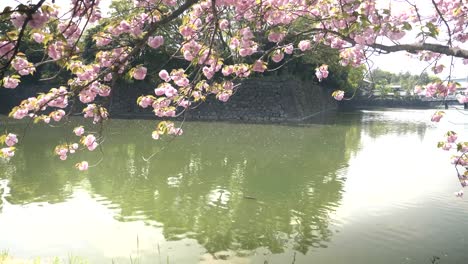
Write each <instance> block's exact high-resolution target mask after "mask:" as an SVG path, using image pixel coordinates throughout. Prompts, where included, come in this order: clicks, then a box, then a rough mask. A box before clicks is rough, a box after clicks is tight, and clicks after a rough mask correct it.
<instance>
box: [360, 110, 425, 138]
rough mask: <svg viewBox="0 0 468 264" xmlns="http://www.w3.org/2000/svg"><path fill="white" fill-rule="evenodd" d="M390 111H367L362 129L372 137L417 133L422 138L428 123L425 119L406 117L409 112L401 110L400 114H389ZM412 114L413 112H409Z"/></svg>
mask: <svg viewBox="0 0 468 264" xmlns="http://www.w3.org/2000/svg"><path fill="white" fill-rule="evenodd" d="M387 114H388V112H385V111H382V112H370V113H366V114H365V115H364V117H363V119H362V130H363V131H364V132H365V133H366V134H367V135H369V136H370V137H371V138H378V137H380V136H383V135H386V134H396V135H398V136H401V135H405V134H414V133H416V134H417V135H418V136H419V138H420V139H421V140H422V139H423V138H424V135H425V133H426V128H427V125H426V123H425V122H424V119H419V120H414V119H405V118H404V117H405V115H407V114H408V113H405V112H401V113H400V115H398V116H388V115H387ZM409 114H410V116H411V113H409Z"/></svg>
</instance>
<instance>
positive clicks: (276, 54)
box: [271, 50, 284, 63]
mask: <svg viewBox="0 0 468 264" xmlns="http://www.w3.org/2000/svg"><path fill="white" fill-rule="evenodd" d="M283 58H284V53H283V52H282V51H281V50H276V51H275V52H274V53H273V56H271V59H272V60H273V61H274V62H276V63H278V62H280V61H282V60H283Z"/></svg>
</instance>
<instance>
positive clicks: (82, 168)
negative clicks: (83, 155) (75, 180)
mask: <svg viewBox="0 0 468 264" xmlns="http://www.w3.org/2000/svg"><path fill="white" fill-rule="evenodd" d="M75 167H76V168H77V169H78V170H80V171H85V170H88V168H89V164H88V162H87V161H82V162H79V163H77V164H75Z"/></svg>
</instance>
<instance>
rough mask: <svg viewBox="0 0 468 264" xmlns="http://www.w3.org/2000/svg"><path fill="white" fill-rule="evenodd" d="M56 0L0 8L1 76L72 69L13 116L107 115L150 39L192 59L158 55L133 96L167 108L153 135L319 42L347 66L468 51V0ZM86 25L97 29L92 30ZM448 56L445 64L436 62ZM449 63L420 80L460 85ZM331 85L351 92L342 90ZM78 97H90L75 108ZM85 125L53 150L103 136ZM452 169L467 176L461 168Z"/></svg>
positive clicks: (448, 89)
mask: <svg viewBox="0 0 468 264" xmlns="http://www.w3.org/2000/svg"><path fill="white" fill-rule="evenodd" d="M18 2H21V1H18ZM53 2H54V1H52V3H51V2H48V1H46V0H33V1H24V3H23V4H17V5H14V6H7V7H5V8H4V9H3V11H1V12H0V21H1V24H2V25H3V26H2V27H0V86H1V87H3V88H5V89H15V88H17V87H18V85H19V84H20V82H21V80H22V78H23V77H24V76H28V75H34V74H35V72H36V69H37V68H38V67H42V66H44V65H48V64H53V65H56V67H57V68H58V69H60V70H59V71H58V73H57V74H59V73H61V72H66V73H68V76H70V78H69V80H68V81H67V82H66V83H63V84H62V85H60V86H58V87H51V89H50V90H49V91H48V92H47V93H42V94H38V95H37V96H35V97H30V98H26V99H25V100H24V101H22V102H21V103H20V104H19V105H18V106H16V107H14V108H13V109H12V110H11V112H10V115H9V116H10V117H11V118H14V119H25V118H27V119H30V120H31V121H32V122H44V123H47V124H48V123H50V122H61V121H63V120H64V119H67V118H68V116H69V115H70V114H71V113H72V112H77V111H78V112H81V113H82V114H83V116H84V117H85V118H90V119H92V120H93V122H94V123H95V124H98V123H102V122H103V121H104V120H106V119H108V118H109V113H108V110H107V108H108V105H107V102H108V100H106V98H108V97H111V96H112V89H113V88H114V85H115V82H116V80H117V79H118V78H119V77H122V76H127V77H128V78H133V79H134V80H136V81H142V80H146V79H148V78H147V74H148V70H147V69H148V68H147V66H148V65H136V64H135V61H137V60H138V58H139V57H140V56H142V54H143V52H144V51H145V50H148V49H164V50H165V51H167V52H171V58H178V59H183V60H184V61H186V65H187V66H186V67H184V68H165V65H167V64H166V63H165V62H157V63H158V64H159V65H158V66H159V67H160V70H159V71H158V76H157V79H158V80H159V81H157V82H155V83H154V87H155V89H154V93H152V94H148V95H144V96H141V97H140V98H138V101H137V102H136V103H137V104H138V105H139V106H140V107H142V108H152V110H153V112H154V114H155V116H156V117H158V118H159V119H163V120H162V121H159V123H158V124H157V125H156V128H155V130H154V131H153V133H152V135H151V137H152V138H153V139H159V138H161V137H163V136H165V135H173V136H177V135H181V134H182V133H183V130H182V128H180V127H177V126H176V125H175V124H174V122H172V121H170V119H171V118H174V117H177V116H181V115H184V114H185V113H186V112H187V111H189V110H190V109H191V108H192V107H196V106H197V105H198V104H200V103H202V102H203V101H204V100H205V99H206V98H208V97H213V98H216V99H217V100H220V101H222V102H226V101H228V100H229V98H230V97H231V96H232V95H233V93H234V92H235V90H236V89H239V86H240V84H241V82H240V81H241V80H242V79H244V78H248V77H249V76H252V75H254V74H261V73H263V72H267V71H274V70H276V69H278V68H280V67H282V65H284V64H285V63H287V62H288V61H290V60H291V59H294V58H296V57H299V56H302V55H303V54H304V53H305V52H307V51H310V50H316V49H321V48H323V47H325V46H328V47H330V48H333V49H336V50H338V51H339V54H340V62H341V64H342V65H351V66H353V67H361V66H362V65H365V64H366V63H367V62H368V59H369V57H370V56H372V54H376V53H378V54H383V53H393V52H398V51H406V52H408V53H410V54H412V56H414V57H415V58H418V59H420V60H422V61H427V62H428V65H430V69H431V70H432V71H433V72H435V73H438V72H440V71H442V70H443V69H444V68H448V69H449V70H450V72H451V69H452V68H453V65H454V61H456V60H461V61H462V62H463V63H464V64H467V63H468V49H467V46H466V41H467V40H468V22H467V21H468V20H467V19H466V17H468V3H467V2H466V0H430V1H429V0H427V1H416V0H398V1H397V0H365V1H364V0H261V1H258V0H204V1H199V0H134V1H133V2H130V3H128V10H126V11H125V12H120V13H119V14H117V15H115V16H112V17H105V16H104V15H103V14H102V11H101V10H102V9H101V6H100V0H70V2H69V5H66V6H65V5H64V6H62V9H60V7H59V6H57V5H55V4H54V3H53ZM423 2H424V3H423ZM15 3H16V2H15ZM93 27H94V28H99V30H97V31H96V30H94V31H93V30H89V29H90V28H93ZM89 32H96V33H93V35H92V36H91V37H92V39H93V40H94V42H95V47H96V50H94V51H93V53H92V54H93V59H92V60H91V61H90V62H89V61H85V60H84V59H83V54H84V52H87V51H86V50H84V47H83V41H82V40H83V38H84V36H86V34H88V33H89ZM31 42H35V43H38V44H39V45H40V47H42V50H43V53H44V56H43V58H42V59H41V60H40V61H37V62H31V61H30V60H29V58H28V55H27V54H25V53H23V52H21V51H22V50H23V49H24V48H25V45H27V43H31ZM447 56H448V57H449V58H450V61H451V63H450V65H443V64H441V63H440V61H441V59H442V58H443V57H447ZM311 74H313V73H311ZM328 75H329V71H328V67H327V65H325V64H323V65H321V66H319V67H317V69H316V72H315V76H316V78H317V79H316V80H317V81H318V82H320V81H322V80H323V79H325V78H327V77H328ZM450 75H451V74H449V77H448V79H447V80H443V81H440V82H435V83H430V84H428V85H427V86H425V87H416V90H415V91H416V92H417V93H419V94H424V95H426V96H430V97H446V96H447V95H449V94H450V93H454V92H455V90H456V83H454V82H452V81H451V79H450V78H451V77H450ZM51 78H54V76H52V77H51ZM466 93H467V92H465V95H462V94H460V95H458V97H457V99H458V100H459V101H460V103H466V102H468V96H467V95H466ZM332 96H333V97H334V98H335V99H336V100H345V99H349V98H346V97H345V93H344V91H342V90H337V91H335V92H334V93H333V95H332ZM75 101H76V102H77V101H80V102H81V103H82V104H85V107H84V108H83V109H76V106H77V105H78V104H74V102H75ZM442 115H443V113H442V112H437V113H435V114H434V116H433V118H432V120H433V121H436V122H437V121H439V120H440V118H441V117H442ZM90 130H92V129H90V128H85V127H83V126H80V127H77V128H75V129H74V130H73V131H70V133H73V134H75V135H76V142H72V143H63V144H60V145H58V146H57V147H56V148H55V153H56V154H57V156H58V157H59V158H60V159H61V160H65V159H67V156H68V155H70V154H74V153H76V152H79V151H85V150H88V151H93V150H95V149H96V148H98V147H99V145H100V144H101V142H100V138H99V135H96V134H93V133H88V132H87V131H90ZM454 135H456V134H455V132H453V133H452V132H451V134H450V135H449V134H448V135H447V136H448V139H447V141H446V142H443V143H441V144H440V146H441V147H443V148H445V149H449V148H452V147H453V144H455V143H454V142H455V140H456V139H454ZM17 142H18V137H17V136H16V135H15V134H12V133H10V132H8V131H7V132H6V134H4V135H1V136H0V147H1V151H0V156H2V157H4V158H9V157H12V156H13V155H14V151H15V144H16V143H17ZM449 146H450V147H449ZM457 146H458V151H460V154H459V155H458V156H457V157H456V159H455V158H454V160H455V161H454V163H455V165H456V166H457V165H460V166H464V167H466V166H467V165H468V158H467V156H466V152H467V150H468V149H467V143H466V142H465V143H459V144H458V145H457ZM89 166H90V165H89V164H88V162H86V161H82V162H80V163H77V164H76V168H77V169H79V170H86V169H88V167H89ZM458 175H459V178H460V180H461V181H462V184H463V185H466V182H465V180H467V173H466V172H464V173H458Z"/></svg>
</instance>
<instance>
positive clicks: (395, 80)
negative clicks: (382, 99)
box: [371, 68, 440, 95]
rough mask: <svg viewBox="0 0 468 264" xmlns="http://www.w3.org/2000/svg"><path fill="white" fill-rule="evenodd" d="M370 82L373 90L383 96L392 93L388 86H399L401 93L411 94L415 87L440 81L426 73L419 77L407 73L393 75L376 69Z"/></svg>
mask: <svg viewBox="0 0 468 264" xmlns="http://www.w3.org/2000/svg"><path fill="white" fill-rule="evenodd" d="M371 81H372V82H373V83H374V89H376V90H377V91H379V92H380V93H381V94H382V95H384V94H387V93H390V92H392V89H391V88H390V85H400V86H401V90H402V91H406V92H411V91H413V89H414V87H415V86H416V85H425V84H428V83H431V82H434V81H440V79H439V78H438V77H436V76H430V75H428V74H427V72H423V73H421V74H420V75H412V74H410V73H409V72H405V73H401V72H400V73H398V74H395V73H391V72H388V71H384V70H381V69H379V68H377V69H375V70H373V71H372V73H371Z"/></svg>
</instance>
